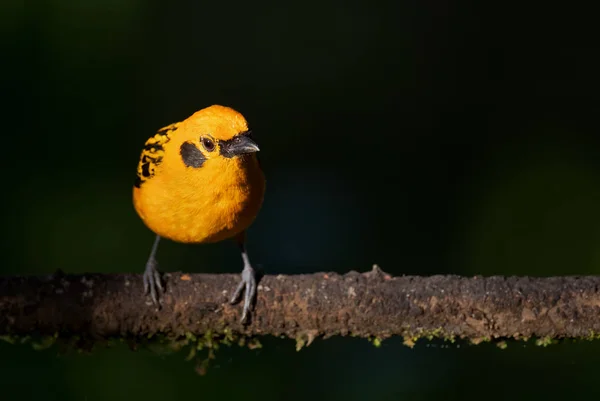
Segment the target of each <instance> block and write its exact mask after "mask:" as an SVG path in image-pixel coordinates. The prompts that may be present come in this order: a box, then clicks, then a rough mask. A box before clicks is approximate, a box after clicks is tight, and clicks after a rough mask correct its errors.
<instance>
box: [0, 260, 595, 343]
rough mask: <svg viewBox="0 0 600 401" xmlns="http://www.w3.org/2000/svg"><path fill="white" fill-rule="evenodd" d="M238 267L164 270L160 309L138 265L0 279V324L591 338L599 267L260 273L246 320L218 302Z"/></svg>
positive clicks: (23, 328) (75, 331) (7, 327)
mask: <svg viewBox="0 0 600 401" xmlns="http://www.w3.org/2000/svg"><path fill="white" fill-rule="evenodd" d="M238 280H239V276H238V275H227V274H220V275H213V274H182V273H170V274H165V275H164V281H165V284H166V289H167V290H166V293H165V294H164V295H163V296H162V304H161V308H160V309H158V308H157V307H155V306H153V305H152V303H151V302H149V299H148V297H144V295H143V294H142V277H141V276H140V275H137V274H113V275H111V274H86V275H62V274H59V275H53V276H47V277H3V278H0V334H3V335H7V334H8V335H17V336H18V335H28V334H32V333H36V334H40V335H55V333H60V335H61V336H63V335H78V336H90V337H92V338H97V339H99V338H107V337H115V336H117V337H128V338H147V337H148V335H150V334H163V335H166V336H168V337H181V336H186V335H187V336H189V335H190V334H194V335H202V334H203V333H206V332H211V333H223V332H225V333H237V334H240V335H244V336H257V335H276V336H287V337H291V338H295V339H297V340H299V339H300V340H301V341H308V342H310V341H312V339H313V338H315V337H317V336H325V337H329V336H334V335H354V336H359V337H378V338H386V337H389V336H393V335H399V336H403V337H404V338H405V340H406V341H407V343H408V344H409V345H410V343H411V342H412V341H413V340H414V339H416V338H418V337H431V336H433V337H436V336H441V337H444V338H468V339H471V340H474V341H478V340H481V339H494V338H511V337H514V338H523V337H525V338H527V337H545V338H568V337H573V338H582V337H584V338H596V336H597V333H600V277H548V278H530V277H472V278H466V277H459V276H431V277H418V276H403V277H391V276H389V275H388V274H386V273H384V272H382V271H381V270H380V269H378V268H377V267H374V269H373V270H372V271H370V272H368V273H357V272H350V273H348V274H345V275H338V274H335V273H315V274H307V275H294V276H284V275H280V276H265V277H263V278H262V280H261V281H260V286H259V293H258V297H257V302H256V308H255V312H254V314H253V318H252V320H251V321H250V323H249V324H248V325H247V326H243V325H242V324H240V322H239V319H240V312H241V306H240V305H229V304H228V303H227V300H228V298H229V296H230V295H231V291H232V289H234V288H235V286H236V284H237V282H238Z"/></svg>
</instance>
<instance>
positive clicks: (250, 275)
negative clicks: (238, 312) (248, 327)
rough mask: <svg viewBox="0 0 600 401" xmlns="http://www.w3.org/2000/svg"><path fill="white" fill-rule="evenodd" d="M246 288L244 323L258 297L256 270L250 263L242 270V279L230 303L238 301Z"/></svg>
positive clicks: (243, 311) (243, 312) (243, 310)
mask: <svg viewBox="0 0 600 401" xmlns="http://www.w3.org/2000/svg"><path fill="white" fill-rule="evenodd" d="M244 290H246V294H245V295H246V296H245V297H244V308H243V309H242V319H241V322H242V323H245V322H246V320H247V319H248V315H249V313H250V307H251V305H252V302H253V301H254V298H255V297H256V272H255V270H254V268H252V266H251V265H250V264H246V265H245V266H244V270H242V280H241V281H240V283H239V284H238V286H237V288H236V290H235V293H234V294H233V296H232V297H231V301H230V303H231V304H235V303H236V302H238V301H239V299H240V297H241V295H242V292H243V291H244Z"/></svg>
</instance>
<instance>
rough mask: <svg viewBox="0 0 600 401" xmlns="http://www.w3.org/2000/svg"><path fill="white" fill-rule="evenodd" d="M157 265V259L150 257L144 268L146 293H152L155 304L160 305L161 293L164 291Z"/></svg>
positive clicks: (151, 296)
mask: <svg viewBox="0 0 600 401" xmlns="http://www.w3.org/2000/svg"><path fill="white" fill-rule="evenodd" d="M157 267H158V263H157V262H156V259H154V258H150V259H149V260H148V262H147V263H146V270H144V295H148V294H150V298H151V299H152V302H153V303H154V305H158V297H159V295H160V294H159V293H161V292H163V291H164V289H163V286H162V283H161V280H160V273H159V272H158V269H157Z"/></svg>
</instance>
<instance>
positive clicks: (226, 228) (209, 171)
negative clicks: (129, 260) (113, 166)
mask: <svg viewBox="0 0 600 401" xmlns="http://www.w3.org/2000/svg"><path fill="white" fill-rule="evenodd" d="M258 150H259V149H258V146H257V144H256V143H255V142H254V140H253V139H252V137H251V135H250V131H249V129H248V123H247V122H246V120H245V119H244V117H243V116H242V115H241V114H240V113H238V112H237V111H235V110H233V109H231V108H229V107H224V106H219V105H214V106H210V107H207V108H205V109H202V110H200V111H197V112H196V113H194V114H192V115H191V116H190V117H188V118H187V119H186V120H184V121H181V122H178V123H174V124H171V125H168V126H166V127H164V128H162V129H160V130H159V131H158V132H157V133H156V134H155V135H154V136H153V137H151V138H150V139H148V140H147V141H146V144H145V146H144V149H143V151H142V155H141V157H140V161H139V164H138V168H137V178H136V181H135V185H134V187H133V204H134V206H135V210H136V211H137V213H138V214H139V216H140V217H141V218H142V220H143V221H144V223H145V224H146V226H147V227H148V228H149V229H150V230H152V231H153V232H154V233H155V234H156V239H155V240H154V245H153V246H152V250H151V251H150V257H149V258H148V262H147V263H146V269H145V271H144V293H145V294H148V293H149V294H150V297H151V298H152V301H153V302H154V303H155V304H157V303H158V293H159V292H162V291H164V290H163V285H162V283H161V279H160V275H159V273H158V270H157V268H158V263H157V262H156V249H157V248H158V243H159V240H160V238H161V237H163V238H168V239H170V240H172V241H176V242H181V243H188V244H192V243H193V244H198V243H211V242H218V241H222V240H225V239H228V238H235V239H236V240H237V243H238V245H239V248H240V251H241V254H242V261H243V263H244V268H243V270H242V280H241V281H240V283H239V285H238V286H237V288H236V290H235V291H234V293H233V296H232V297H231V301H230V302H231V303H235V302H237V301H238V300H239V299H240V296H241V294H242V292H243V291H244V290H245V299H244V307H243V311H242V322H244V321H246V318H247V317H248V312H249V310H250V305H251V303H252V301H253V298H254V297H255V296H256V272H255V270H254V269H253V268H252V265H251V264H250V259H249V258H248V253H247V252H246V248H245V232H246V229H247V228H248V227H249V226H250V224H252V222H253V221H254V219H255V217H256V215H257V214H258V211H259V210H260V208H261V205H262V202H263V196H264V192H265V177H264V174H263V172H262V170H261V168H260V164H259V162H258V159H257V157H256V152H258Z"/></svg>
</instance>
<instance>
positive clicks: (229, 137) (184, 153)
mask: <svg viewBox="0 0 600 401" xmlns="http://www.w3.org/2000/svg"><path fill="white" fill-rule="evenodd" d="M178 131H179V132H178V133H177V136H178V137H179V138H180V140H181V144H180V146H179V155H180V157H181V160H182V161H183V163H184V164H185V165H186V166H187V167H201V166H202V165H203V164H204V163H205V162H206V161H207V160H211V159H222V160H227V159H234V158H237V157H241V156H244V155H248V154H252V153H255V152H258V151H259V148H258V145H257V144H256V142H254V140H253V139H252V137H251V135H250V131H249V130H248V123H247V122H246V119H245V118H244V117H243V116H242V115H241V114H240V113H238V112H237V111H235V110H233V109H231V108H229V107H224V106H219V105H214V106H210V107H207V108H205V109H202V110H200V111H197V112H196V113H194V114H193V115H192V116H190V117H189V118H188V119H186V120H185V121H183V122H182V123H181V125H180V127H179V128H178ZM182 131H183V132H184V133H185V134H184V135H181V132H182Z"/></svg>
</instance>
